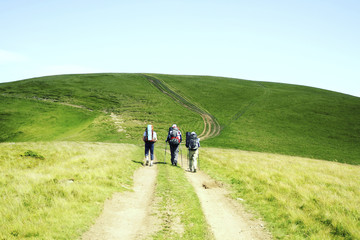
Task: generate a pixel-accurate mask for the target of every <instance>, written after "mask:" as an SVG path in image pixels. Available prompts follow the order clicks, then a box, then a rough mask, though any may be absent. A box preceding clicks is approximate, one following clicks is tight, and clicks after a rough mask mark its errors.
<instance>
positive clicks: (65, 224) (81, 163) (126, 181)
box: [0, 142, 142, 239]
mask: <svg viewBox="0 0 360 240" xmlns="http://www.w3.org/2000/svg"><path fill="white" fill-rule="evenodd" d="M28 153H32V154H28ZM141 157H142V151H141V149H140V148H139V147H136V146H134V145H129V144H105V143H74V142H71V143H70V142H51V143H42V142H40V143H16V144H14V143H2V144H0V171H1V172H2V173H3V174H1V175H0V195H1V199H0V239H78V238H80V236H81V234H82V233H83V232H84V231H86V230H87V229H88V227H90V225H91V224H92V223H93V221H94V219H95V218H96V217H97V216H98V215H99V214H100V212H101V210H102V206H103V203H104V201H105V199H106V198H108V197H110V196H111V195H112V193H114V192H115V191H116V192H121V191H124V190H126V189H127V188H129V187H130V186H131V184H132V175H133V172H134V170H135V169H136V168H137V166H138V164H131V160H133V159H140V158H141Z"/></svg>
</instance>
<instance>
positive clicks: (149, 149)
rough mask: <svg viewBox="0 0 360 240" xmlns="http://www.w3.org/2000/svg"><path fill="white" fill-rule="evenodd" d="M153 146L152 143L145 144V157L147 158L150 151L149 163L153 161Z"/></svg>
mask: <svg viewBox="0 0 360 240" xmlns="http://www.w3.org/2000/svg"><path fill="white" fill-rule="evenodd" d="M154 145H155V143H154V142H145V157H147V156H149V151H150V156H151V161H152V160H154Z"/></svg>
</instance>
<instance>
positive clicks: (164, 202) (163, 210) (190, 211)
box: [151, 153, 214, 240]
mask: <svg viewBox="0 0 360 240" xmlns="http://www.w3.org/2000/svg"><path fill="white" fill-rule="evenodd" d="M158 155H161V154H160V153H158ZM157 166H158V171H159V174H158V177H157V184H156V198H157V199H159V200H157V209H158V211H159V214H158V215H159V217H160V219H161V220H162V225H161V229H160V230H159V231H158V232H157V233H155V234H154V235H153V236H151V239H209V240H210V239H214V238H213V236H212V233H211V231H210V228H209V226H208V225H207V223H206V220H205V216H204V214H203V212H202V209H201V205H200V202H199V199H198V198H197V196H196V193H195V192H194V189H193V187H192V186H191V184H190V183H189V182H188V181H187V179H186V177H185V175H184V171H183V170H182V169H181V168H180V167H174V166H172V165H170V164H169V162H168V163H167V164H158V165H157Z"/></svg>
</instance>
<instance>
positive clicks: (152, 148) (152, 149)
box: [149, 143, 155, 161]
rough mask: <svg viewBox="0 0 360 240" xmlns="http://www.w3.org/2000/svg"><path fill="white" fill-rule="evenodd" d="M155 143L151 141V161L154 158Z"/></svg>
mask: <svg viewBox="0 0 360 240" xmlns="http://www.w3.org/2000/svg"><path fill="white" fill-rule="evenodd" d="M154 145H155V144H154V143H150V146H149V147H150V155H151V161H153V160H154Z"/></svg>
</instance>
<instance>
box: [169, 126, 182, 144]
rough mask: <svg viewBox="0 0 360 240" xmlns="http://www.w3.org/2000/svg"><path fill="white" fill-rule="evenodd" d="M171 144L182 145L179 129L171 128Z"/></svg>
mask: <svg viewBox="0 0 360 240" xmlns="http://www.w3.org/2000/svg"><path fill="white" fill-rule="evenodd" d="M169 135H170V139H169V143H170V144H172V145H179V144H180V131H179V129H177V128H173V127H171V128H169Z"/></svg>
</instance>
